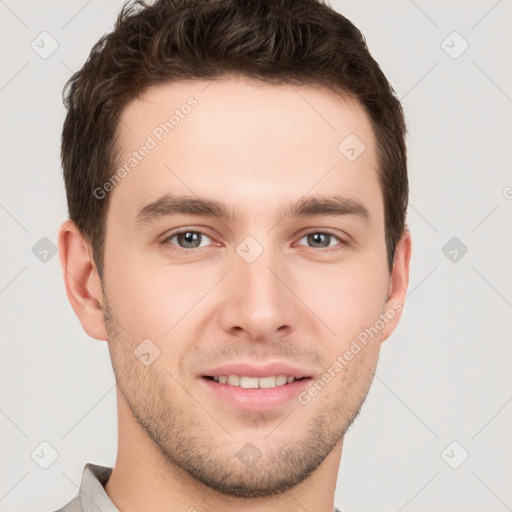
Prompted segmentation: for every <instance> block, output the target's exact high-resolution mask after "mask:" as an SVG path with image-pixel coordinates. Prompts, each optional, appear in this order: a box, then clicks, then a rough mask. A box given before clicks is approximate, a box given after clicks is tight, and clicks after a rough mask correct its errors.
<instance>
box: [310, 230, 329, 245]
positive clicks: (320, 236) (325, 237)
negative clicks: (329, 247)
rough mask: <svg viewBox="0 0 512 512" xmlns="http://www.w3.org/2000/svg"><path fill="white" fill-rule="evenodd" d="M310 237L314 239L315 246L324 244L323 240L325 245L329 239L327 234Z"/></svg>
mask: <svg viewBox="0 0 512 512" xmlns="http://www.w3.org/2000/svg"><path fill="white" fill-rule="evenodd" d="M310 236H311V237H312V239H313V243H314V244H322V239H323V242H324V243H325V240H326V239H327V237H328V236H329V235H328V234H326V233H313V234H312V235H310Z"/></svg>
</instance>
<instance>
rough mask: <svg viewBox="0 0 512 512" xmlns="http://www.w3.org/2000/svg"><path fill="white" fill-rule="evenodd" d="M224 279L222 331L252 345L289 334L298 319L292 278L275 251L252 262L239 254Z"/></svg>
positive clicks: (265, 253)
mask: <svg viewBox="0 0 512 512" xmlns="http://www.w3.org/2000/svg"><path fill="white" fill-rule="evenodd" d="M234 258H235V262H234V267H233V270H232V271H231V272H230V273H229V276H227V279H226V280H224V281H225V283H224V286H227V287H229V289H228V290H226V294H225V296H226V300H225V302H224V304H223V308H222V313H221V326H222V328H223V329H224V331H225V332H228V333H229V334H230V335H235V336H238V337H245V338H247V339H249V340H252V341H255V342H262V341H267V340H271V339H272V338H275V337H278V336H284V335H288V334H291V332H292V331H293V330H294V329H295V327H296V325H297V322H298V319H299V318H300V316H301V311H300V309H301V306H300V305H301V302H300V300H298V299H297V297H296V296H294V293H293V288H294V277H293V275H292V273H291V271H290V270H289V268H287V265H286V261H284V258H282V257H280V256H279V254H277V253H276V251H271V250H268V249H266V250H264V251H263V253H262V254H261V255H260V256H259V257H258V258H257V259H256V261H253V262H251V263H249V262H247V261H245V260H244V259H243V258H242V257H240V256H239V255H238V254H236V255H235V256H234Z"/></svg>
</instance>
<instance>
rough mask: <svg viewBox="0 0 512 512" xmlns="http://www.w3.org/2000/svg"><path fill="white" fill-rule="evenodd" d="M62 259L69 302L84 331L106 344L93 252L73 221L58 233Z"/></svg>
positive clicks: (101, 294) (98, 279) (98, 280)
mask: <svg viewBox="0 0 512 512" xmlns="http://www.w3.org/2000/svg"><path fill="white" fill-rule="evenodd" d="M59 257H60V264H61V266H62V270H63V275H64V282H65V284H66V293H67V295H68V299H69V302H70V303H71V306H72V307H73V310H74V311H75V313H76V315H77V316H78V319H79V320H80V323H81V324H82V327H83V329H84V331H85V332H86V333H87V334H88V335H89V336H92V337H93V338H96V339H98V340H107V339H108V337H107V332H106V330H105V323H104V321H103V310H102V307H103V304H102V303H103V293H102V289H101V280H100V277H99V275H98V272H97V270H96V265H95V264H94V260H93V258H92V250H90V247H89V244H88V243H87V242H86V241H85V239H84V238H83V236H82V235H81V233H80V232H79V230H78V228H77V227H76V225H75V224H74V223H73V222H72V221H70V220H68V221H66V222H64V223H63V224H62V226H61V228H60V230H59Z"/></svg>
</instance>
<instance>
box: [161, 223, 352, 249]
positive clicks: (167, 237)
mask: <svg viewBox="0 0 512 512" xmlns="http://www.w3.org/2000/svg"><path fill="white" fill-rule="evenodd" d="M183 233H196V234H199V235H202V236H206V237H207V238H210V239H212V237H211V236H209V235H208V234H207V233H205V232H204V231H200V230H197V229H182V230H180V231H175V232H174V233H171V234H170V235H168V236H166V237H165V238H164V240H163V241H162V243H163V244H164V245H168V246H169V245H174V247H173V249H172V250H177V251H185V252H186V253H188V252H190V251H197V250H199V249H203V248H204V247H195V248H190V249H185V248H184V247H179V246H178V245H175V244H171V243H170V240H172V239H173V238H174V237H176V236H178V235H181V234H183ZM313 234H322V235H328V236H330V237H333V238H336V239H337V240H338V241H339V244H336V245H339V246H341V247H344V246H347V245H348V242H346V241H345V240H343V239H341V238H340V237H339V236H337V235H335V234H334V233H331V232H330V231H308V232H307V233H304V234H303V235H302V236H301V238H300V239H299V240H302V239H303V238H305V237H307V236H309V235H313ZM306 247H307V248H309V249H318V250H319V251H320V252H324V253H325V252H332V251H337V250H339V248H338V249H334V248H330V246H328V247H321V248H317V247H309V246H306Z"/></svg>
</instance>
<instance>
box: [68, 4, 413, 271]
mask: <svg viewBox="0 0 512 512" xmlns="http://www.w3.org/2000/svg"><path fill="white" fill-rule="evenodd" d="M229 75H243V76H247V77H250V78H254V79H258V80H262V81H264V82H267V83H271V84H282V83H290V84H293V85H298V86H301V85H305V86H315V87H326V88H329V89H331V90H333V91H335V92H336V93H338V94H341V95H343V96H348V97H350V98H354V99H356V100H357V101H358V102H359V104H360V105H362V106H363V108H364V109H365V110H366V112H367V113H368V114H369V116H370V118H371V120H372V125H373V129H374V132H375V136H376V141H377V152H378V159H379V169H378V174H379V180H380V185H381V188H382V193H383V199H384V210H385V211H384V215H385V222H386V227H385V238H386V249H387V256H388V266H389V269H390V270H391V269H392V266H393V260H394V253H395V248H396V244H397V242H398V241H399V239H400V236H401V235H402V233H403V231H404V229H405V216H406V210H407V203H408V193H409V186H408V178H407V161H406V147H405V133H406V127H405V121H404V116H403V112H402V107H401V105H400V102H399V100H398V99H397V97H396V95H395V93H394V91H393V88H392V87H391V85H390V84H389V82H388V80H387V79H386V77H385V76H384V73H383V72H382V71H381V69H380V67H379V65H378V64H377V62H376V61H375V60H374V59H373V58H372V56H371V55H370V53H369V51H368V48H367V46H366V42H365V39H364V36H363V35H362V34H361V32H360V31H359V30H358V29H357V28H356V27H355V26H354V25H353V24H352V23H351V22H350V21H349V20H348V19H346V18H345V17H344V16H342V15H341V14H339V13H337V12H336V11H334V10H333V9H332V8H331V7H330V6H329V5H328V4H326V3H325V2H324V1H323V0H251V1H247V0H203V1H197V0H195V1H191V0H158V1H156V2H155V3H153V4H149V5H148V4H146V3H145V2H143V1H135V2H130V3H127V4H125V5H124V7H123V9H122V10H121V13H120V14H119V17H118V19H117V22H116V25H115V27H114V30H113V31H112V32H111V33H109V34H106V35H105V36H103V37H102V38H101V39H100V40H99V41H98V42H97V43H96V44H95V46H94V47H93V48H92V50H91V53H90V55H89V58H88V59H87V62H86V63H85V64H84V66H83V67H82V69H80V70H79V71H77V72H76V73H74V75H73V76H72V77H71V78H70V79H69V81H68V82H67V84H66V87H65V90H64V95H65V100H64V101H65V105H66V107H67V108H68V112H67V116H66V120H65V122H64V128H63V132H62V166H63V171H64V180H65V184H66V193H67V201H68V208H69V217H70V219H71V220H72V221H73V222H74V223H75V224H76V225H77V227H78V229H79V230H80V232H81V233H82V234H83V235H84V237H85V238H86V239H87V240H88V242H89V243H90V244H91V247H92V250H93V253H94V260H95V263H96V266H97V268H98V271H99V273H100V276H101V275H102V263H103V248H104V241H105V240H104V239H105V225H106V216H107V210H108V199H109V197H108V196H107V197H105V198H104V199H98V198H97V197H96V196H95V194H94V190H95V189H97V187H101V186H102V184H104V183H105V182H106V181H107V180H108V178H109V177H110V176H111V175H112V174H113V172H114V169H115V165H116V159H117V153H118V144H117V139H116V132H117V126H118V123H119V116H120V115H121V112H122V110H123V108H124V107H125V106H126V105H127V103H129V102H130V101H131V100H132V99H135V98H137V96H138V95H139V94H140V93H142V92H143V91H144V90H145V89H147V88H148V87H151V86H152V85H156V84H161V83H166V82H174V81H179V80H194V79H197V80H203V79H208V80H213V79H216V78H222V77H226V76H229ZM340 142H341V141H340Z"/></svg>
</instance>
